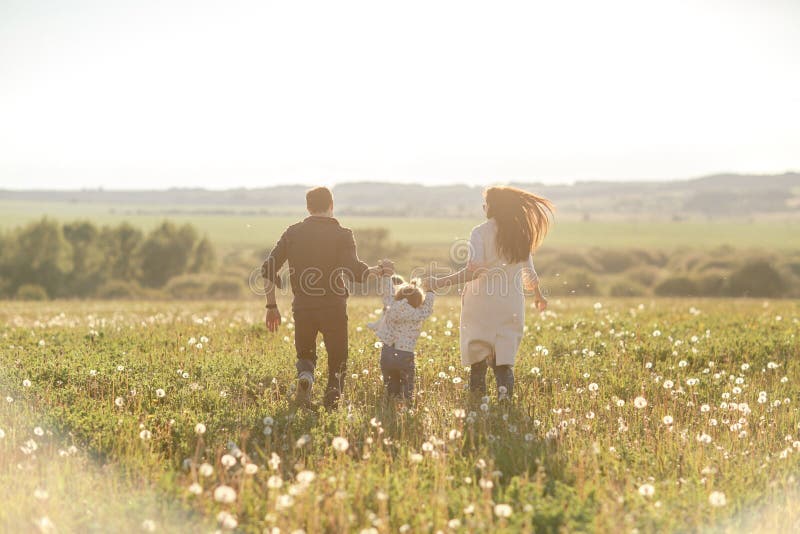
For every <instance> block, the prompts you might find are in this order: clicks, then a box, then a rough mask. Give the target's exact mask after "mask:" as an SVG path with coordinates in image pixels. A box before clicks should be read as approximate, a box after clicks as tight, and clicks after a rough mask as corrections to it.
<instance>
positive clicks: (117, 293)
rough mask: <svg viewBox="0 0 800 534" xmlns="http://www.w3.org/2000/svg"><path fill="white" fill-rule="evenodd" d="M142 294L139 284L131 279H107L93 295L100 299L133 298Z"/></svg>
mask: <svg viewBox="0 0 800 534" xmlns="http://www.w3.org/2000/svg"><path fill="white" fill-rule="evenodd" d="M143 295H144V291H143V290H142V288H141V286H139V284H137V283H136V282H133V281H126V280H109V281H108V282H106V283H105V284H103V285H102V286H100V287H99V288H97V291H96V292H95V296H96V297H99V298H102V299H122V300H124V299H133V298H140V297H142V296H143Z"/></svg>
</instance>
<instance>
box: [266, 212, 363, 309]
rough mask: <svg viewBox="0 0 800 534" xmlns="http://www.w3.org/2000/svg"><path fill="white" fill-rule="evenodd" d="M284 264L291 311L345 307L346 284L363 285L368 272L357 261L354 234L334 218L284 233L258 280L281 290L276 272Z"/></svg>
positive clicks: (310, 221)
mask: <svg viewBox="0 0 800 534" xmlns="http://www.w3.org/2000/svg"><path fill="white" fill-rule="evenodd" d="M286 261H288V262H289V279H290V281H291V285H292V293H293V294H294V300H293V301H292V309H294V310H301V309H314V308H323V307H329V306H345V305H346V303H347V295H348V290H347V285H346V281H355V282H362V281H363V280H364V278H366V276H367V273H368V269H369V267H368V266H367V264H366V263H364V262H363V261H361V260H359V259H358V254H357V253H356V242H355V239H354V238H353V231H352V230H350V229H349V228H344V227H342V226H341V225H340V224H339V221H337V220H336V219H334V218H333V217H323V216H317V215H312V216H310V217H306V218H305V219H304V220H302V221H301V222H299V223H297V224H293V225H291V226H290V227H289V228H287V229H286V231H285V232H283V235H281V238H280V239H279V240H278V243H277V244H276V245H275V248H273V249H272V251H271V252H270V254H269V257H268V258H267V259H266V261H264V264H263V265H262V266H261V276H263V277H264V278H265V279H267V280H271V281H272V282H273V283H274V284H275V285H276V286H277V287H279V288H280V287H282V285H281V280H280V278H279V276H278V271H280V269H281V267H282V266H283V264H284V262H286Z"/></svg>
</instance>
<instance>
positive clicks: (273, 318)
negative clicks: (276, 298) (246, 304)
mask: <svg viewBox="0 0 800 534" xmlns="http://www.w3.org/2000/svg"><path fill="white" fill-rule="evenodd" d="M265 322H266V325H267V330H269V331H270V332H276V331H277V330H278V327H279V326H280V325H281V312H280V311H279V310H278V308H267V318H266V321H265Z"/></svg>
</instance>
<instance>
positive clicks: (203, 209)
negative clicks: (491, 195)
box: [0, 173, 800, 218]
mask: <svg viewBox="0 0 800 534" xmlns="http://www.w3.org/2000/svg"><path fill="white" fill-rule="evenodd" d="M512 185H517V186H519V187H522V188H524V189H527V190H530V191H535V192H537V193H539V194H541V195H544V196H546V197H548V198H550V199H552V200H553V201H554V202H555V204H556V206H557V207H558V211H559V213H560V214H573V215H578V216H582V217H584V218H592V217H595V216H598V215H602V216H644V215H647V216H657V217H669V218H684V217H696V216H705V217H751V216H753V215H757V214H775V215H779V214H784V215H792V216H795V215H800V173H786V174H781V175H770V176H766V175H765V176H759V175H739V174H719V175H713V176H706V177H702V178H696V179H692V180H677V181H663V182H635V181H632V182H577V183H575V184H572V185H544V184H535V183H518V184H512ZM305 190H306V186H299V185H298V186H277V187H267V188H263V189H228V190H223V191H209V190H206V189H167V190H162V191H124V190H102V189H92V190H80V191H5V190H0V201H27V202H64V203H70V204H84V203H85V204H107V205H109V206H113V209H114V210H116V211H122V212H125V211H127V210H129V211H135V212H136V213H150V212H152V213H174V212H187V211H188V212H197V213H231V214H235V213H248V214H253V213H257V214H288V213H297V212H301V211H302V210H303V207H304V192H305ZM481 190H482V188H480V187H470V186H465V185H448V186H424V185H407V184H392V183H377V182H374V183H373V182H361V183H345V184H340V185H338V186H336V187H335V188H334V196H335V197H336V210H337V212H338V213H340V214H342V215H385V216H414V217H420V216H439V217H441V216H450V217H474V216H476V215H478V214H479V213H480V209H481V208H480V206H481V202H480V198H479V197H480V192H481Z"/></svg>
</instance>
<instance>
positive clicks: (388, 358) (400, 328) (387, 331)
mask: <svg viewBox="0 0 800 534" xmlns="http://www.w3.org/2000/svg"><path fill="white" fill-rule="evenodd" d="M424 289H425V293H423V289H421V288H420V287H418V285H417V281H416V280H412V281H411V282H409V283H402V284H400V285H399V286H398V287H397V290H395V285H394V283H393V281H392V276H389V275H388V274H386V273H385V274H384V275H383V276H382V277H381V291H382V295H383V304H384V312H383V315H382V317H381V319H380V320H378V321H376V322H375V323H370V325H368V326H369V327H370V328H372V329H373V330H375V333H376V334H377V336H378V339H380V340H381V342H382V343H383V347H382V348H381V373H382V374H383V384H384V386H385V387H386V391H387V393H388V394H389V396H390V397H393V398H401V399H404V400H406V401H410V400H411V399H412V397H413V395H414V378H415V375H416V365H415V363H414V347H415V346H416V344H417V339H419V333H420V330H422V323H423V321H425V319H427V318H428V316H430V314H431V313H432V312H433V301H434V298H435V295H434V293H433V291H432V290H431V289H430V287H427V285H426V287H425V288H424Z"/></svg>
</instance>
